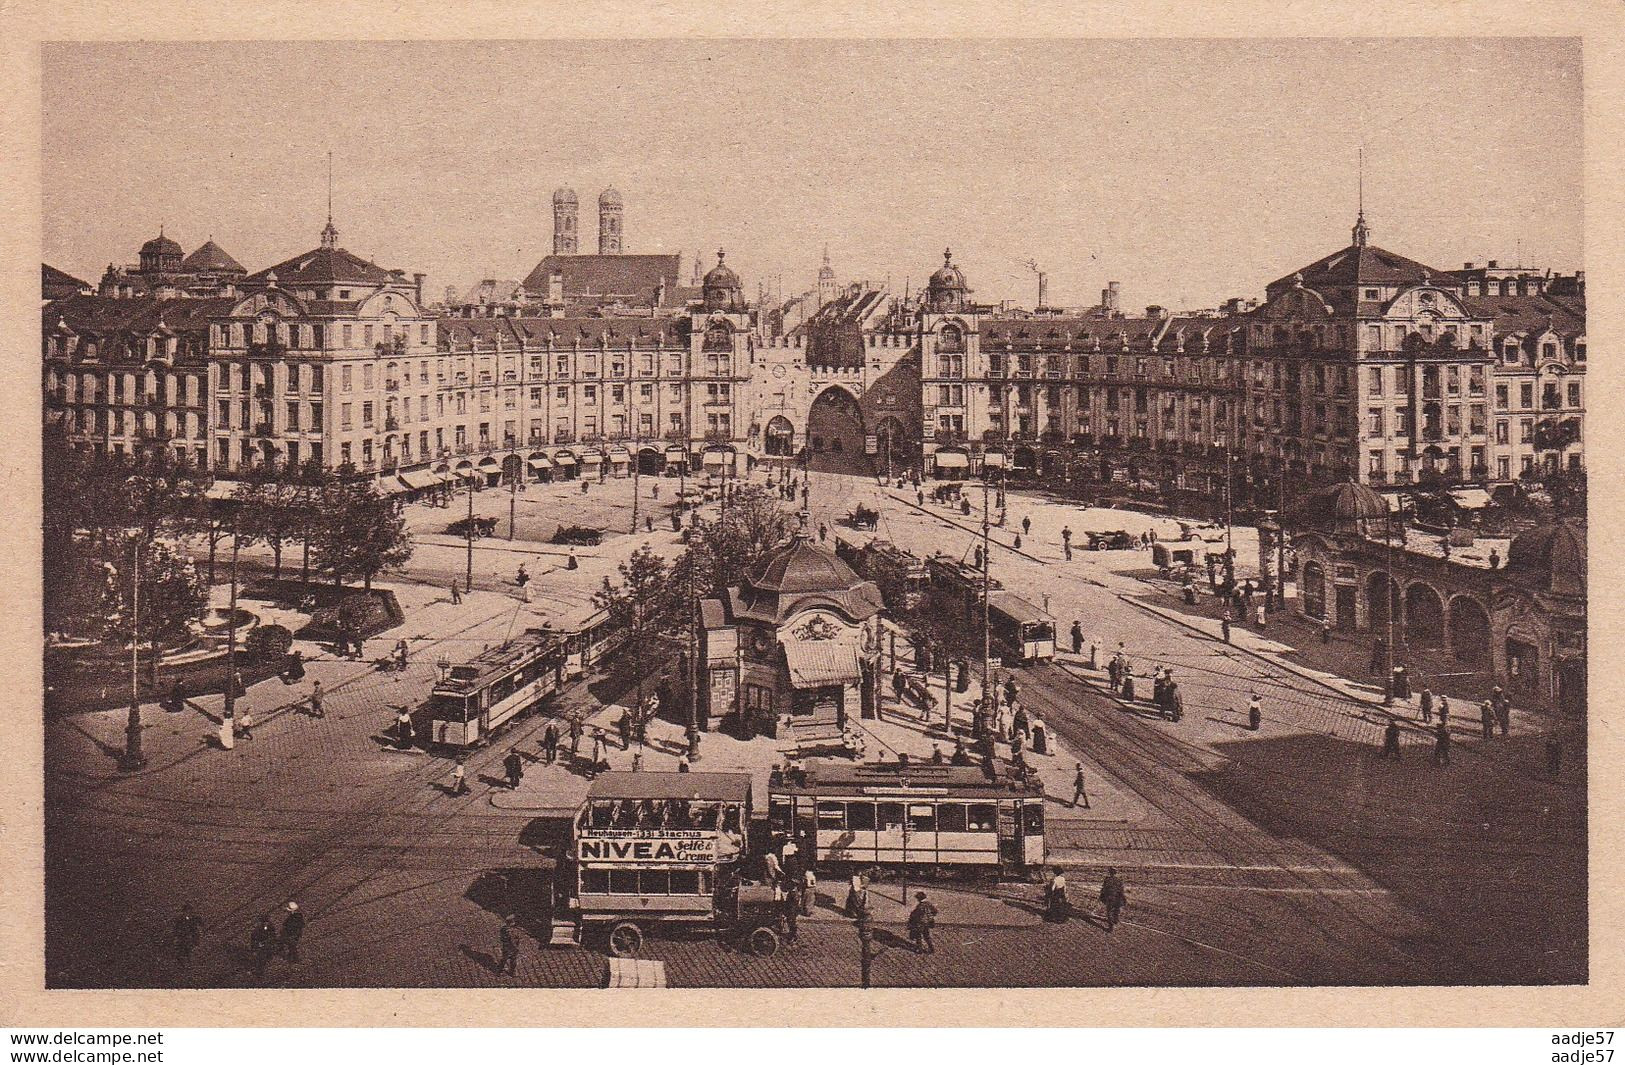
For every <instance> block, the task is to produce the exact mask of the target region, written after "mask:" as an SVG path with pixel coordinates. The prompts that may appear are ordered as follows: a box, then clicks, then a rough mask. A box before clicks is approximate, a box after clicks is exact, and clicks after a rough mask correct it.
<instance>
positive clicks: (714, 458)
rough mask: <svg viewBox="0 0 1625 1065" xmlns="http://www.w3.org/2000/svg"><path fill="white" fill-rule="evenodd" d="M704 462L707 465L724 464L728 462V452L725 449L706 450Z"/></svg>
mask: <svg viewBox="0 0 1625 1065" xmlns="http://www.w3.org/2000/svg"><path fill="white" fill-rule="evenodd" d="M705 464H706V465H707V466H726V465H727V464H728V453H727V452H726V451H707V452H706V453H705Z"/></svg>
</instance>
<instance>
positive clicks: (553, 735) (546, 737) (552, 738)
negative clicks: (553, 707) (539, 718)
mask: <svg viewBox="0 0 1625 1065" xmlns="http://www.w3.org/2000/svg"><path fill="white" fill-rule="evenodd" d="M542 753H543V755H544V756H545V757H546V758H547V764H548V765H552V764H553V762H554V760H556V759H557V758H558V756H559V726H558V723H557V722H554V721H549V722H548V723H547V729H546V731H544V732H543V733H542Z"/></svg>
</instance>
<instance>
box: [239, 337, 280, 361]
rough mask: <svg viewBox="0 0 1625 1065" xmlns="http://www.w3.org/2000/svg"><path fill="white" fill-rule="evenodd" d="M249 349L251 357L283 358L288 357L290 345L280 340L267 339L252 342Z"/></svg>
mask: <svg viewBox="0 0 1625 1065" xmlns="http://www.w3.org/2000/svg"><path fill="white" fill-rule="evenodd" d="M247 351H248V357H249V358H251V359H281V358H286V357H287V354H288V345H286V344H284V343H282V341H280V340H267V341H263V342H257V343H250V344H249V345H248V348H247Z"/></svg>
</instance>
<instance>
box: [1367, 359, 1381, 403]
mask: <svg viewBox="0 0 1625 1065" xmlns="http://www.w3.org/2000/svg"><path fill="white" fill-rule="evenodd" d="M1365 376H1366V391H1367V392H1369V393H1371V394H1372V395H1373V396H1380V395H1382V367H1381V366H1372V367H1368V368H1367V369H1366V372H1365Z"/></svg>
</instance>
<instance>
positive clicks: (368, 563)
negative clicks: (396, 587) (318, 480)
mask: <svg viewBox="0 0 1625 1065" xmlns="http://www.w3.org/2000/svg"><path fill="white" fill-rule="evenodd" d="M314 521H315V523H316V524H315V527H314V529H313V535H312V538H311V540H312V547H313V549H314V554H315V556H316V564H317V566H318V567H319V568H320V569H322V570H324V571H326V572H328V573H330V574H332V576H333V584H334V586H335V587H336V586H339V585H342V584H343V583H344V579H345V578H346V577H352V576H354V577H360V578H361V581H362V587H364V588H367V589H371V588H372V579H373V578H374V577H376V576H377V575H378V574H379V573H381V572H383V571H384V570H386V569H394V568H396V567H399V566H402V565H405V564H406V561H407V560H408V559H409V558H411V557H412V540H411V537H410V536H409V535H408V534H407V531H406V519H405V518H404V517H403V516H402V515H401V512H400V510H399V508H397V507H396V506H395V504H394V502H393V501H391V500H390V499H389V498H388V497H387V496H384V495H383V494H381V493H380V492H379V491H378V486H377V485H376V484H374V483H373V482H372V481H367V480H344V479H335V480H334V481H333V482H332V483H330V484H328V485H327V486H326V487H325V489H324V490H323V491H322V493H321V501H320V504H319V512H318V514H317V515H316V517H315V518H314Z"/></svg>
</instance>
